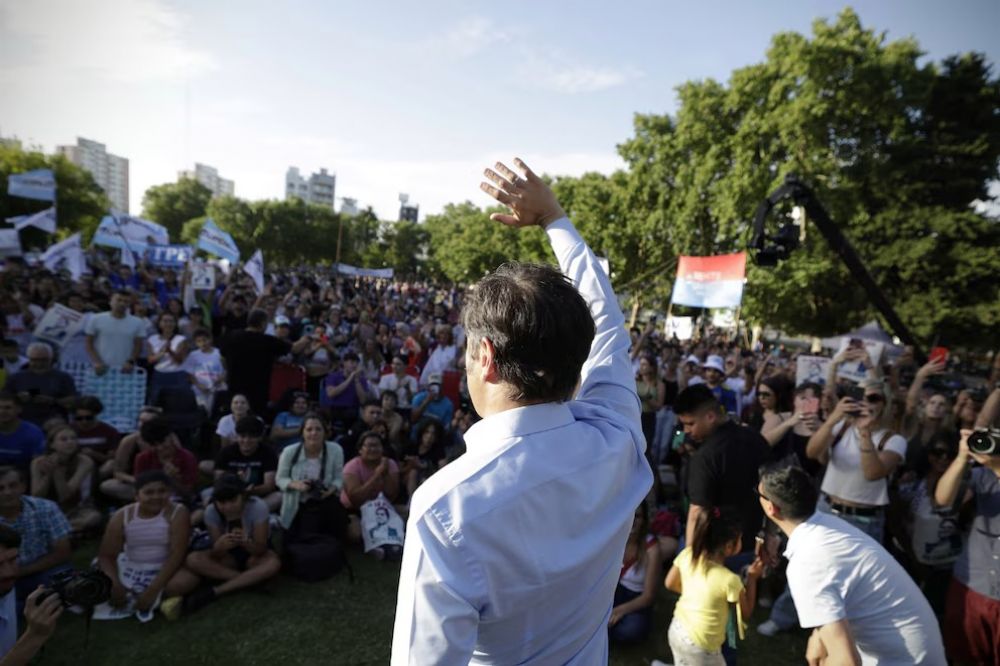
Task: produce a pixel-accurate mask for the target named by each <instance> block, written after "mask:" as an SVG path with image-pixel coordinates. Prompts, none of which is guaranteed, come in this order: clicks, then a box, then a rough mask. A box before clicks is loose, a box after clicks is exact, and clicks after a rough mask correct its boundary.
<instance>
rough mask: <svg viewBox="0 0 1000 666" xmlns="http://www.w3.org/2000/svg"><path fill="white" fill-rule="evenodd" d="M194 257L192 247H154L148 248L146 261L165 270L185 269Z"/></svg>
mask: <svg viewBox="0 0 1000 666" xmlns="http://www.w3.org/2000/svg"><path fill="white" fill-rule="evenodd" d="M193 255H194V248H193V247H191V246H190V245H153V246H151V247H148V248H146V261H148V262H149V263H151V264H152V265H154V266H160V267H163V268H184V266H186V265H187V263H188V262H189V261H191V257H192V256H193Z"/></svg>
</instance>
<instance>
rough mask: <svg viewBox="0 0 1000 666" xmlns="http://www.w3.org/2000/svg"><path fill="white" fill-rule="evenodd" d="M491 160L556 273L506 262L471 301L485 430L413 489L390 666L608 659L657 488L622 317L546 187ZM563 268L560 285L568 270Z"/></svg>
mask: <svg viewBox="0 0 1000 666" xmlns="http://www.w3.org/2000/svg"><path fill="white" fill-rule="evenodd" d="M517 165H518V167H519V168H520V169H521V171H522V173H523V174H524V177H522V176H520V175H517V174H515V173H514V172H513V171H511V170H510V169H508V168H507V167H505V166H503V165H502V164H499V163H498V164H497V167H496V168H497V171H498V172H499V173H497V172H496V171H493V170H492V169H488V170H487V171H486V175H487V177H488V178H489V179H490V180H491V181H493V183H494V184H495V186H494V185H486V184H485V183H484V189H485V190H486V191H487V192H489V193H490V194H491V195H492V196H494V197H495V198H496V199H498V200H499V201H500V202H501V203H504V204H506V205H507V206H508V207H509V208H510V209H511V210H512V212H513V214H511V215H501V214H494V215H493V219H494V220H496V221H499V222H501V223H504V224H508V225H511V226H515V227H523V226H533V225H534V226H540V227H542V228H543V229H544V230H545V232H546V234H547V235H548V238H549V242H550V243H551V244H552V249H553V251H554V253H555V255H556V257H557V259H558V260H559V266H560V268H561V269H562V271H563V272H562V273H560V272H559V271H557V270H556V269H554V268H552V267H549V266H538V265H529V264H504V265H503V266H501V267H500V268H499V269H497V270H496V271H495V272H493V273H491V274H490V275H488V276H486V277H485V278H483V279H482V280H481V281H480V282H479V283H477V284H476V286H475V287H474V288H472V289H471V290H470V292H469V294H468V297H467V299H466V305H465V312H464V317H463V318H464V324H465V328H466V331H467V336H468V337H467V340H468V349H467V351H466V355H465V360H466V373H467V376H468V386H469V393H470V396H471V398H472V402H473V405H474V406H475V408H476V411H477V412H478V413H479V415H480V416H482V417H483V420H482V421H480V422H479V423H477V424H476V425H474V426H472V427H471V428H470V429H469V430H468V432H466V434H465V442H466V445H467V447H468V451H467V452H466V453H465V454H464V455H463V456H461V457H460V458H458V459H457V460H456V461H455V462H453V463H450V464H449V465H447V466H446V467H445V468H443V469H442V470H441V471H439V472H437V473H436V474H435V475H434V476H432V477H430V479H428V480H427V481H426V482H425V483H424V484H423V485H422V486H421V487H420V488H419V489H418V490H417V492H416V493H415V494H414V496H413V499H412V501H411V503H410V516H409V523H408V526H407V532H406V546H405V548H404V553H403V566H402V570H401V572H400V585H399V597H398V601H397V605H396V623H395V633H394V635H393V644H392V663H393V664H394V665H396V666H402V665H403V664H468V663H473V664H588V665H589V664H606V663H607V659H608V619H609V617H610V614H611V603H612V600H613V597H614V591H615V586H616V584H617V582H618V576H619V573H620V571H621V565H622V556H623V554H624V549H625V541H626V539H627V537H628V533H629V530H630V528H631V525H632V518H633V515H634V512H635V509H636V507H637V506H638V505H639V503H640V502H641V501H642V500H643V498H644V497H645V495H646V493H647V492H648V491H649V488H650V486H651V485H652V473H651V471H650V469H649V465H648V464H647V463H646V459H645V456H644V455H643V454H644V450H645V439H644V437H643V434H642V427H641V425H640V422H639V415H640V406H639V399H638V396H637V395H636V389H635V380H634V378H633V375H632V368H631V361H630V360H629V354H628V349H629V335H628V331H627V330H626V329H625V325H624V324H625V318H624V317H623V316H622V313H621V310H620V309H619V308H618V302H617V299H616V297H615V295H614V292H613V291H612V289H611V284H610V282H609V280H608V278H607V276H606V275H605V273H604V271H603V270H602V269H601V268H600V266H599V264H598V263H597V258H596V257H595V256H594V253H593V252H591V251H590V249H589V248H588V247H587V245H586V243H584V241H583V239H582V238H581V237H580V236H579V234H578V233H577V232H576V230H575V229H574V228H573V225H572V224H571V223H570V221H569V220H568V219H567V218H566V215H565V213H564V212H563V211H562V208H561V207H560V206H559V203H558V202H557V201H556V199H555V196H554V195H553V194H552V191H551V190H550V189H549V188H548V186H547V185H546V184H545V183H544V182H543V181H542V180H541V179H540V178H538V176H536V175H535V174H534V173H532V172H531V171H530V170H529V169H528V168H527V166H525V165H524V164H523V163H521V162H520V161H518V162H517ZM564 274H565V275H564Z"/></svg>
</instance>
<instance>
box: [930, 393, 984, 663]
mask: <svg viewBox="0 0 1000 666" xmlns="http://www.w3.org/2000/svg"><path fill="white" fill-rule="evenodd" d="M993 395H994V396H997V395H998V392H997V391H994V394H993ZM984 411H985V410H984ZM985 421H986V420H985V419H983V420H982V421H981V422H982V423H983V424H984V425H985ZM972 433H973V431H972V430H962V438H961V440H960V441H959V447H958V456H957V457H956V458H955V460H954V461H952V463H951V465H950V466H949V467H948V469H947V471H945V473H944V475H943V476H942V477H941V479H940V480H939V481H938V484H937V488H936V489H935V490H934V501H935V502H936V503H937V505H938V506H951V505H952V504H953V503H954V502H955V500H956V498H957V496H958V493H959V490H960V489H961V487H962V485H963V480H965V479H966V478H968V484H969V487H971V489H972V491H973V492H974V493H975V498H976V516H975V518H974V519H973V521H972V528H971V529H970V530H969V538H968V541H966V543H965V547H964V548H963V550H962V554H961V555H959V557H958V560H957V561H956V562H955V569H954V571H953V574H952V576H953V577H952V581H951V588H950V589H949V590H948V597H947V600H946V602H945V614H944V622H943V629H944V639H945V646H946V647H947V651H948V657H949V658H951V659H952V660H955V661H968V662H972V663H979V664H985V663H996V661H997V660H998V659H1000V570H998V568H997V559H998V558H1000V451H996V450H994V453H993V454H992V455H990V454H983V453H975V452H973V451H970V450H969V441H968V440H969V436H970V435H971V434H972ZM998 444H1000V442H998ZM972 462H976V463H979V465H981V466H979V467H973V468H972V469H971V470H970V469H969V466H970V464H971V463H972Z"/></svg>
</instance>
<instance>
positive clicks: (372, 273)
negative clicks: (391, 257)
mask: <svg viewBox="0 0 1000 666" xmlns="http://www.w3.org/2000/svg"><path fill="white" fill-rule="evenodd" d="M337 272H338V273H340V274H341V275H350V276H352V277H370V278H382V279H383V280H391V279H392V276H393V269H391V268H358V267H356V266H348V265H347V264H337Z"/></svg>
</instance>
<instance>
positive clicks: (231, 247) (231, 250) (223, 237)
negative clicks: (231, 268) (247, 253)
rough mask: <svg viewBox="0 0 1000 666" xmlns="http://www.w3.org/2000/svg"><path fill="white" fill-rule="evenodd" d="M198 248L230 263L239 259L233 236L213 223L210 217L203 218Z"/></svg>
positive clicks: (238, 250)
mask: <svg viewBox="0 0 1000 666" xmlns="http://www.w3.org/2000/svg"><path fill="white" fill-rule="evenodd" d="M198 249H199V250H204V251H205V252H208V253H209V254H214V255H215V256H217V257H222V258H223V259H228V260H229V261H230V262H232V263H236V262H237V261H239V260H240V249H239V248H238V247H236V241H234V240H233V237H232V236H230V235H229V234H227V233H226V232H225V231H223V230H222V229H220V228H219V227H217V226H216V225H215V222H213V221H212V219H211V218H208V219H207V220H205V226H203V227H202V228H201V234H200V235H199V236H198Z"/></svg>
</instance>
